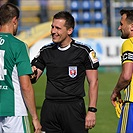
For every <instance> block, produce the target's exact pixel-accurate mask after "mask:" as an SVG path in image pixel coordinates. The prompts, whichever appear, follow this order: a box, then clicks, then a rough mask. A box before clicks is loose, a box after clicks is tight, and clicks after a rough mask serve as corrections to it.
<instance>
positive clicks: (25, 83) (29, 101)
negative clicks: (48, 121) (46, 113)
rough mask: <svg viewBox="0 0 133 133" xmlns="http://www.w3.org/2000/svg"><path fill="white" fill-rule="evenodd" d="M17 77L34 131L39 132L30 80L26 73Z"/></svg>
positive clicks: (39, 126)
mask: <svg viewBox="0 0 133 133" xmlns="http://www.w3.org/2000/svg"><path fill="white" fill-rule="evenodd" d="M19 79H20V84H21V88H22V94H23V97H24V100H25V103H26V106H27V108H28V110H29V112H30V114H31V116H32V122H33V125H34V128H35V132H36V133H40V131H41V125H40V123H39V120H38V116H37V112H36V105H35V97H34V90H33V88H32V84H31V82H30V77H29V76H28V75H24V76H20V77H19Z"/></svg>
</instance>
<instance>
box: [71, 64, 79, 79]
mask: <svg viewBox="0 0 133 133" xmlns="http://www.w3.org/2000/svg"><path fill="white" fill-rule="evenodd" d="M69 76H70V77H71V78H75V77H76V76H77V66H69Z"/></svg>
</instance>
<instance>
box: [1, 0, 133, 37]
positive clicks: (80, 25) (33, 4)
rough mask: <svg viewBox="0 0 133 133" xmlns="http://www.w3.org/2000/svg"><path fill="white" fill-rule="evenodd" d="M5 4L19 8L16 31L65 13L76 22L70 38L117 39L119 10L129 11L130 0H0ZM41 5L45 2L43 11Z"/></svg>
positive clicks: (132, 1) (131, 0) (131, 3)
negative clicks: (106, 37) (109, 37)
mask: <svg viewBox="0 0 133 133" xmlns="http://www.w3.org/2000/svg"><path fill="white" fill-rule="evenodd" d="M7 1H10V2H12V3H14V4H16V5H18V6H19V7H20V10H21V22H20V26H19V32H21V31H23V30H27V29H30V28H31V27H33V26H36V25H38V24H40V23H43V22H47V21H51V19H52V17H53V15H54V14H55V13H56V12H58V11H61V10H67V11H70V12H71V13H72V15H73V17H74V18H75V20H76V26H75V30H74V32H73V37H84V36H85V37H88V38H89V37H92V35H91V36H90V33H91V32H93V33H94V32H96V33H94V35H99V36H98V37H104V36H119V34H120V33H119V31H118V26H119V21H120V14H119V11H120V10H121V9H122V8H132V9H133V0H56V1H55V0H0V5H2V4H3V3H4V2H7ZM42 3H45V5H44V6H45V8H43V4H42ZM42 8H43V9H42ZM44 10H45V11H44ZM44 12H45V15H44ZM43 16H44V18H42V17H43ZM80 30H81V31H80ZM84 32H85V33H84ZM94 37H96V36H94Z"/></svg>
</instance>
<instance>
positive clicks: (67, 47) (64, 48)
mask: <svg viewBox="0 0 133 133" xmlns="http://www.w3.org/2000/svg"><path fill="white" fill-rule="evenodd" d="M72 43H74V40H73V39H72V41H71V42H70V44H69V45H67V46H66V47H63V48H62V47H60V46H59V45H58V46H57V48H58V49H59V50H61V51H65V50H67V49H69V48H70V47H71V44H72Z"/></svg>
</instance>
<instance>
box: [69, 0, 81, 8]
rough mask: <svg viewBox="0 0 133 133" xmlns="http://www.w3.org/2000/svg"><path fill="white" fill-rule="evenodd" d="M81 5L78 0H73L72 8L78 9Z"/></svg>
mask: <svg viewBox="0 0 133 133" xmlns="http://www.w3.org/2000/svg"><path fill="white" fill-rule="evenodd" d="M79 7H81V6H80V3H79V2H78V1H76V0H74V1H72V2H71V10H78V9H79Z"/></svg>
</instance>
